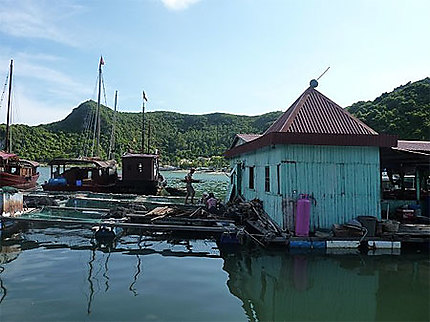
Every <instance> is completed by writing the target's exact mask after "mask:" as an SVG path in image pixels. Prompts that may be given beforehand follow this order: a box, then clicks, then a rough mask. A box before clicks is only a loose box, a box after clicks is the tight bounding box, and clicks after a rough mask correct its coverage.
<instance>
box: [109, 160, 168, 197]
mask: <svg viewBox="0 0 430 322" xmlns="http://www.w3.org/2000/svg"><path fill="white" fill-rule="evenodd" d="M159 179H160V174H159V163H158V155H157V154H143V153H142V154H140V153H126V154H124V155H123V156H122V180H121V181H119V183H118V185H117V189H116V190H117V192H120V193H137V194H148V195H154V194H156V193H157V191H158V187H159V182H160V180H159Z"/></svg>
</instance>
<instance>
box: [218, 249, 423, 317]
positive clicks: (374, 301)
mask: <svg viewBox="0 0 430 322" xmlns="http://www.w3.org/2000/svg"><path fill="white" fill-rule="evenodd" d="M222 255H223V258H224V260H225V262H224V270H225V271H226V272H227V273H228V275H229V280H228V282H227V285H228V288H229V290H230V292H231V293H232V294H234V295H235V296H237V297H238V298H239V299H240V300H241V301H242V303H243V308H244V311H245V312H246V315H247V317H248V319H249V320H250V321H281V320H293V321H296V320H298V321H304V320H307V321H309V320H341V321H344V320H365V321H373V320H425V321H427V320H429V316H430V314H429V309H428V303H429V293H428V290H429V287H430V285H429V260H428V257H427V256H422V255H402V256H364V255H342V256H327V255H318V254H316V255H315V254H293V255H288V254H285V253H280V252H275V253H273V252H268V251H264V252H256V253H252V254H251V253H249V252H227V253H224V252H223V254H222Z"/></svg>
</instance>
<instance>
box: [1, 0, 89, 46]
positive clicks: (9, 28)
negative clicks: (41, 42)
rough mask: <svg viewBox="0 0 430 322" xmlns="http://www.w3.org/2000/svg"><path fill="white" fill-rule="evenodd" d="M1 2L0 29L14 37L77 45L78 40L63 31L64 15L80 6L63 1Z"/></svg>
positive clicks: (76, 10) (77, 10)
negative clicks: (53, 3) (53, 2)
mask: <svg viewBox="0 0 430 322" xmlns="http://www.w3.org/2000/svg"><path fill="white" fill-rule="evenodd" d="M55 4H56V5H55V6H53V5H52V2H51V1H4V2H3V3H2V9H1V11H0V25H1V26H2V27H1V29H0V32H1V33H3V34H7V35H10V36H14V37H21V38H39V39H48V40H51V41H55V42H58V43H62V44H65V45H68V46H73V47H77V46H78V45H79V41H78V40H77V39H76V37H74V36H72V35H71V33H70V32H67V30H65V29H64V28H65V27H64V26H66V25H67V24H66V23H65V22H66V21H68V17H70V16H72V15H74V14H76V13H79V12H80V11H81V9H82V8H81V7H79V6H76V5H70V4H68V3H67V2H57V1H56V3H55Z"/></svg>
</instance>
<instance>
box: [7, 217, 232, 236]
mask: <svg viewBox="0 0 430 322" xmlns="http://www.w3.org/2000/svg"><path fill="white" fill-rule="evenodd" d="M0 220H10V221H16V222H29V223H31V222H32V223H42V224H79V225H85V226H95V225H103V226H107V227H121V228H138V229H145V230H148V231H188V232H204V233H224V232H228V233H232V232H235V231H237V228H236V226H231V225H228V226H224V225H219V226H196V225H164V224H138V223H124V222H115V221H102V222H100V223H97V222H85V221H80V220H73V219H46V218H25V217H3V216H0Z"/></svg>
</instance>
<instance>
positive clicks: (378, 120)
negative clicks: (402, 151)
mask: <svg viewBox="0 0 430 322" xmlns="http://www.w3.org/2000/svg"><path fill="white" fill-rule="evenodd" d="M348 110H349V112H351V113H352V114H354V115H355V116H357V117H358V118H359V119H361V120H362V121H364V123H366V124H367V125H369V126H370V127H371V128H373V129H374V130H376V131H378V132H383V133H389V134H396V135H398V137H399V138H400V139H404V140H430V78H429V77H427V78H424V79H423V80H420V81H418V82H414V83H408V84H406V85H403V86H400V87H398V88H396V89H394V90H393V91H392V92H390V93H384V94H382V95H381V96H379V97H378V98H376V99H375V100H374V101H367V102H357V103H354V104H353V105H351V106H350V107H349V108H348Z"/></svg>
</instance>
